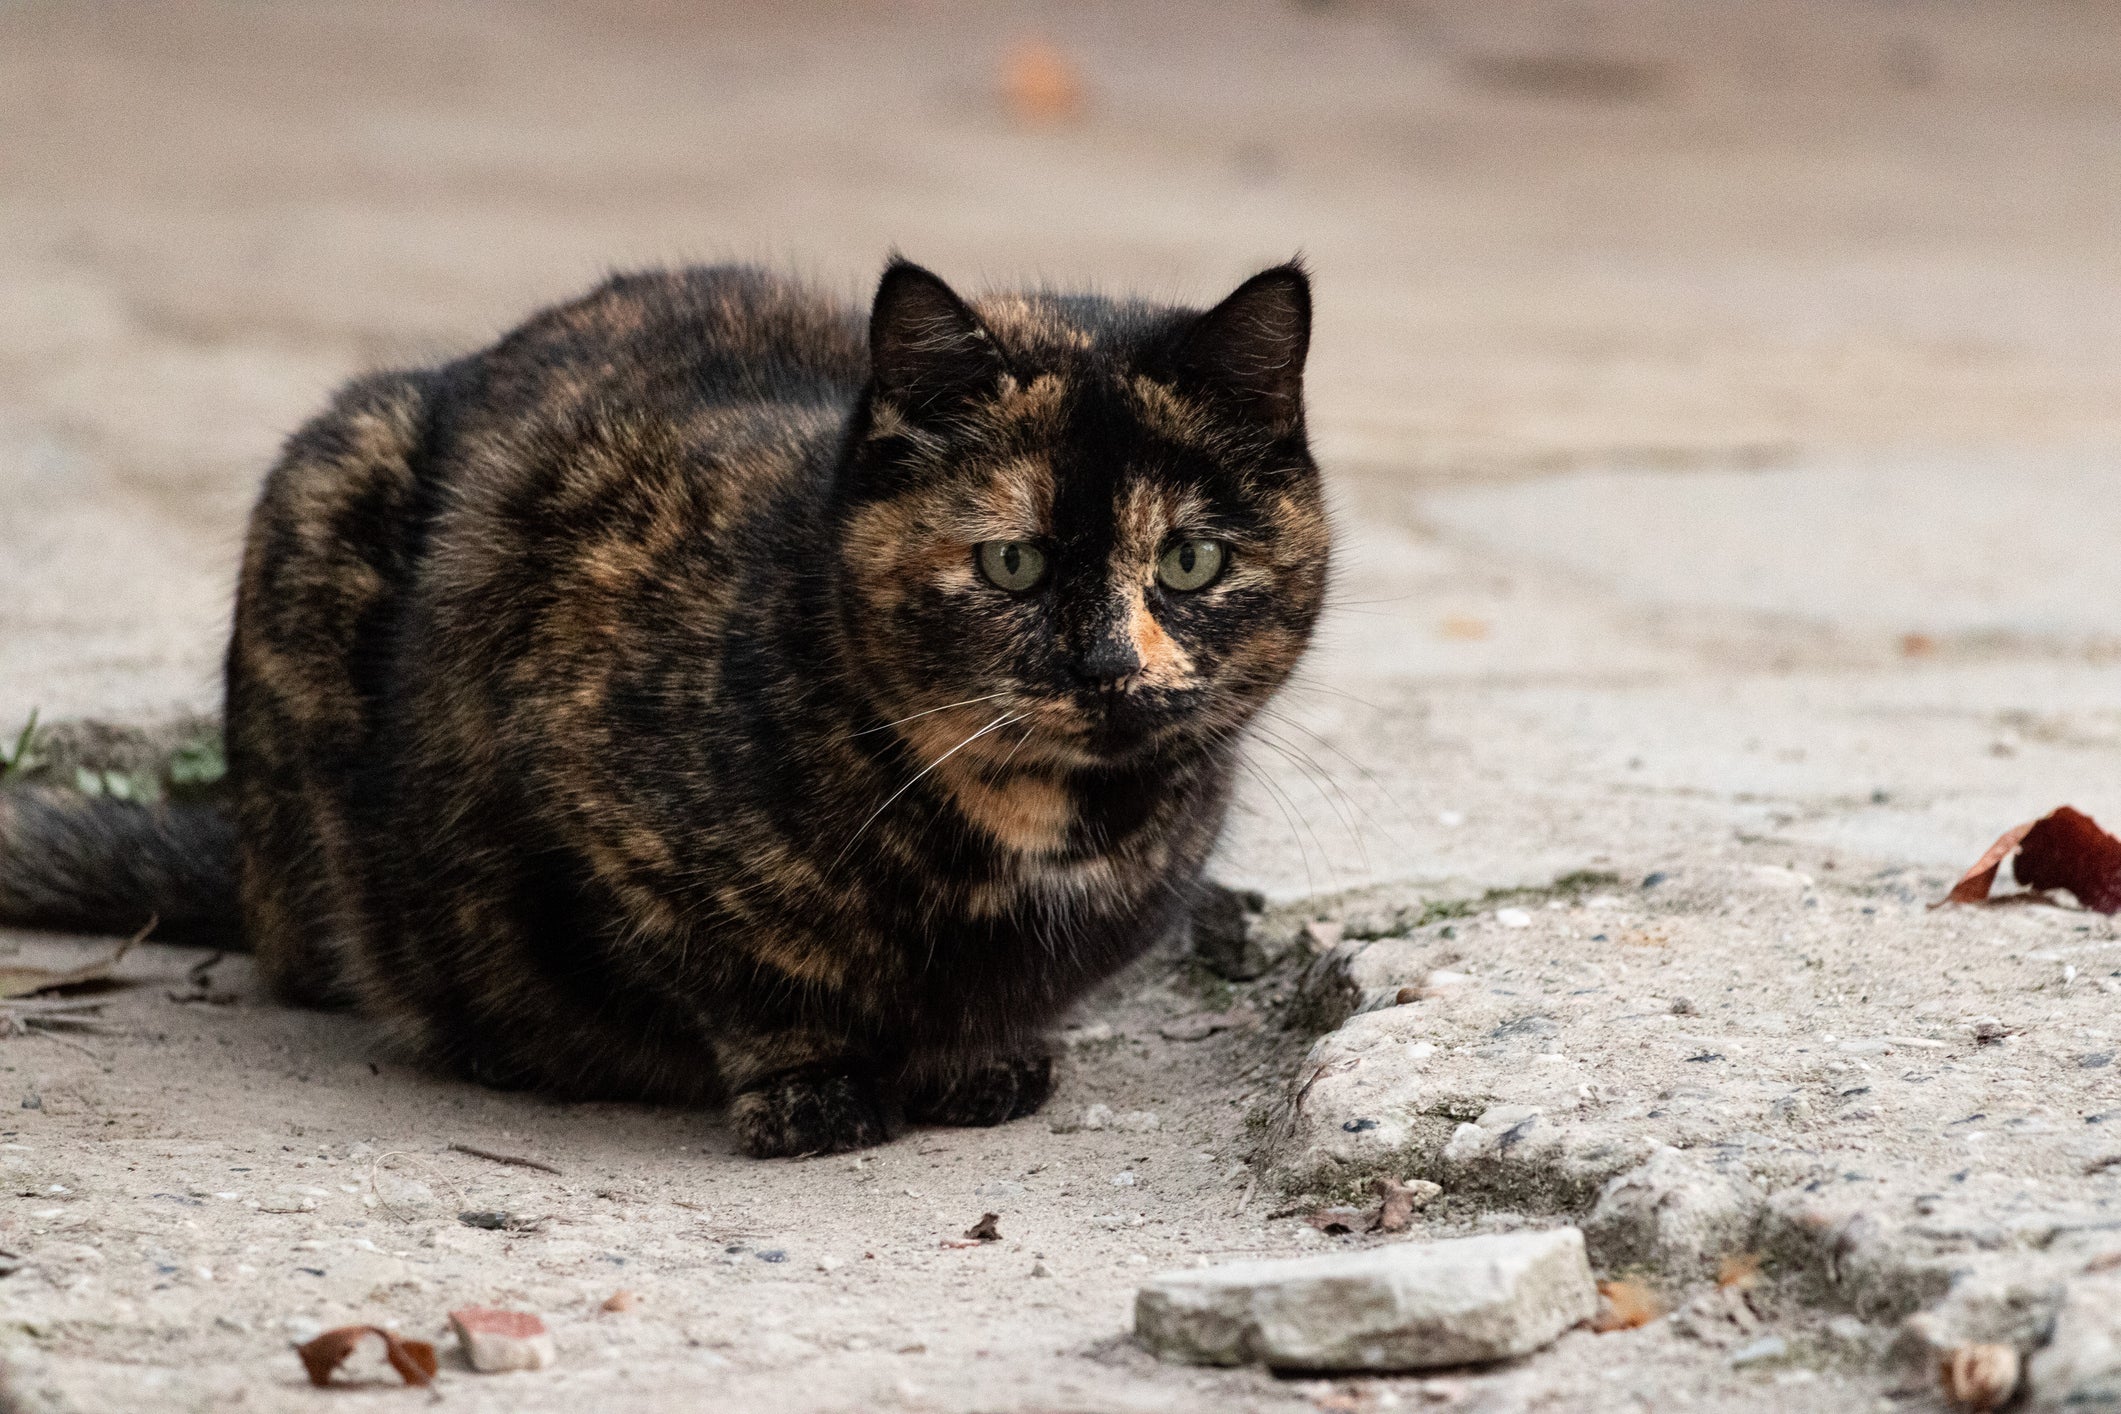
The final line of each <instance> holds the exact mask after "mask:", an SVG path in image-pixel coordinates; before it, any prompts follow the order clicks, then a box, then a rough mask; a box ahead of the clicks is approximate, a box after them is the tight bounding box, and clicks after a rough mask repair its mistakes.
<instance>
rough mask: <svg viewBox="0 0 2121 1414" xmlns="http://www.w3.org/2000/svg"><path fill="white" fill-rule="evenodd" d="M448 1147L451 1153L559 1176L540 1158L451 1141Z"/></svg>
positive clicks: (556, 1171) (555, 1170) (554, 1169)
mask: <svg viewBox="0 0 2121 1414" xmlns="http://www.w3.org/2000/svg"><path fill="white" fill-rule="evenodd" d="M449 1147H450V1150H451V1152H453V1153H458V1154H469V1155H471V1156H472V1157H473V1158H474V1159H484V1160H486V1161H487V1162H488V1163H494V1164H512V1165H514V1166H515V1167H516V1168H519V1169H536V1170H537V1171H538V1172H539V1173H549V1174H552V1175H554V1176H555V1177H557V1176H559V1173H560V1171H559V1170H558V1169H556V1168H554V1167H553V1166H552V1165H551V1164H548V1163H546V1162H544V1161H543V1160H541V1159H526V1158H522V1157H520V1156H518V1155H515V1154H496V1153H495V1152H494V1151H493V1150H491V1149H479V1148H474V1147H473V1146H471V1145H469V1144H454V1143H453V1144H451V1145H450V1146H449Z"/></svg>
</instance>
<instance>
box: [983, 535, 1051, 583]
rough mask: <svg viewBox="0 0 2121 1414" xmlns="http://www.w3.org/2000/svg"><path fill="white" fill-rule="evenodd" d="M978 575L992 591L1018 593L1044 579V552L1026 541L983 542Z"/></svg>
mask: <svg viewBox="0 0 2121 1414" xmlns="http://www.w3.org/2000/svg"><path fill="white" fill-rule="evenodd" d="M979 572H980V573H981V574H983V575H985V576H987V578H988V579H989V580H991V581H993V583H994V586H995V588H997V589H1006V590H1008V591H1009V592H1010V593H1012V594H1020V593H1022V592H1023V591H1024V590H1026V589H1029V588H1031V586H1033V585H1035V584H1037V583H1038V582H1039V581H1040V580H1042V579H1044V578H1045V577H1046V552H1045V551H1044V550H1041V549H1039V548H1038V546H1036V545H1034V544H1032V543H1031V542H1030V541H1028V540H987V541H983V542H981V544H980V547H979Z"/></svg>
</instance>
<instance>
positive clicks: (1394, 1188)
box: [1370, 1178, 1443, 1232]
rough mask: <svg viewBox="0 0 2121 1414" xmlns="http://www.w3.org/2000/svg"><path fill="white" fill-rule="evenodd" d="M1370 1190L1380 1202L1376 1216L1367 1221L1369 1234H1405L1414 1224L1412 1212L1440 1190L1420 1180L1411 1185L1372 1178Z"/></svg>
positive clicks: (1426, 1181)
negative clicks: (1369, 1221) (1368, 1222)
mask: <svg viewBox="0 0 2121 1414" xmlns="http://www.w3.org/2000/svg"><path fill="white" fill-rule="evenodd" d="M1370 1191H1371V1192H1372V1193H1375V1194H1376V1195H1377V1196H1378V1198H1379V1199H1380V1200H1381V1206H1380V1207H1379V1208H1378V1210H1377V1216H1376V1217H1375V1218H1374V1219H1372V1220H1371V1223H1370V1231H1372V1232H1405V1231H1406V1230H1407V1228H1408V1227H1410V1226H1412V1224H1413V1222H1414V1210H1415V1209H1416V1208H1420V1207H1425V1206H1426V1205H1427V1204H1428V1203H1429V1201H1430V1200H1431V1199H1433V1198H1434V1197H1436V1195H1437V1194H1439V1193H1441V1192H1443V1189H1442V1188H1440V1187H1438V1186H1437V1185H1436V1184H1433V1183H1430V1182H1429V1181H1428V1180H1426V1179H1420V1178H1417V1179H1415V1180H1414V1181H1413V1182H1412V1183H1401V1182H1400V1181H1399V1180H1398V1179H1396V1178H1373V1179H1371V1180H1370Z"/></svg>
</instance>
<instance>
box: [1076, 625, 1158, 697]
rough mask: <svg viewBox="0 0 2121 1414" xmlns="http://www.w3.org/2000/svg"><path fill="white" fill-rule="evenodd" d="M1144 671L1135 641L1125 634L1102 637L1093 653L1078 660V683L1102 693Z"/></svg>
mask: <svg viewBox="0 0 2121 1414" xmlns="http://www.w3.org/2000/svg"><path fill="white" fill-rule="evenodd" d="M1141 670H1142V660H1141V654H1140V653H1138V652H1136V651H1135V648H1134V641H1133V640H1132V639H1131V638H1129V637H1128V636H1127V635H1125V634H1123V633H1107V634H1102V635H1100V636H1099V637H1098V639H1097V641H1096V642H1095V643H1092V644H1091V645H1090V649H1089V651H1088V652H1086V653H1084V654H1083V655H1082V656H1081V657H1079V658H1077V659H1076V660H1075V676H1076V680H1077V681H1079V682H1080V683H1082V685H1083V686H1084V687H1094V688H1097V689H1099V690H1100V691H1104V690H1109V689H1111V688H1115V687H1118V686H1119V685H1120V684H1121V683H1122V682H1124V681H1125V680H1126V679H1128V678H1130V677H1133V676H1134V675H1135V674H1136V673H1138V672H1140V671H1141Z"/></svg>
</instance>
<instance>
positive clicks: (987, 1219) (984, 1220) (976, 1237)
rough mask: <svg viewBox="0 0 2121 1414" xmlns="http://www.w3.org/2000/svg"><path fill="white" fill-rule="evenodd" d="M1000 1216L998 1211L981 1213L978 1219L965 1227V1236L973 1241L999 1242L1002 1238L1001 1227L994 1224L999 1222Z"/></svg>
mask: <svg viewBox="0 0 2121 1414" xmlns="http://www.w3.org/2000/svg"><path fill="white" fill-rule="evenodd" d="M1001 1218H1002V1215H1001V1214H1000V1213H981V1214H980V1215H979V1221H978V1222H976V1223H974V1224H973V1225H972V1226H970V1227H968V1228H966V1229H965V1236H967V1237H969V1238H971V1239H972V1240H973V1241H974V1242H999V1241H1001V1240H1002V1234H1001V1229H999V1228H997V1227H996V1226H995V1224H996V1223H998V1222H1000V1221H1001Z"/></svg>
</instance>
